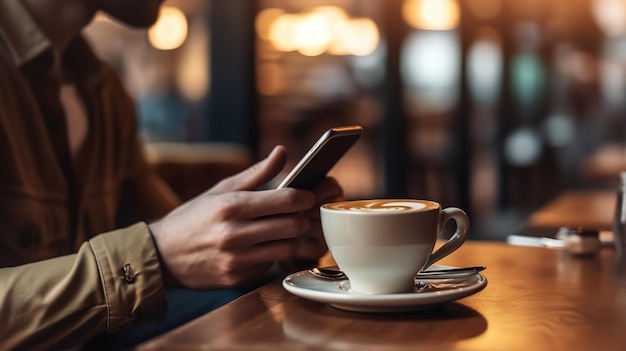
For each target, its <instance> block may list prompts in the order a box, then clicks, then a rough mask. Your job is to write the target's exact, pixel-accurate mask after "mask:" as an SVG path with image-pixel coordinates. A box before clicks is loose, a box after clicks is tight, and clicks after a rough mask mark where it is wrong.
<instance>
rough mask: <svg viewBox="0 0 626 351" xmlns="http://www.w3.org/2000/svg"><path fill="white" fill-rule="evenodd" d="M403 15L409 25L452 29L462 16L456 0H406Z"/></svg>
mask: <svg viewBox="0 0 626 351" xmlns="http://www.w3.org/2000/svg"><path fill="white" fill-rule="evenodd" d="M402 15H403V16H404V20H405V21H406V22H407V23H408V24H409V25H411V26H412V27H414V28H417V29H423V30H452V29H455V28H456V27H457V26H458V25H459V21H460V18H461V12H460V9H459V4H458V3H457V2H456V0H406V1H405V2H404V4H403V6H402Z"/></svg>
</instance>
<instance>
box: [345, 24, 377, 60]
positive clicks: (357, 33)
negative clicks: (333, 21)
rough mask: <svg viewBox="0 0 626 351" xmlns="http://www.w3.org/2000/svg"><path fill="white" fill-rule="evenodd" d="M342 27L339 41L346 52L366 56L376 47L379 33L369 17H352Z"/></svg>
mask: <svg viewBox="0 0 626 351" xmlns="http://www.w3.org/2000/svg"><path fill="white" fill-rule="evenodd" d="M344 28H345V29H344V31H343V33H342V37H341V43H342V44H343V45H342V46H343V47H344V48H345V51H346V52H348V53H350V54H352V55H355V56H367V55H370V54H371V53H373V52H374V50H376V47H378V42H379V41H380V34H379V33H378V27H377V26H376V23H374V21H372V20H371V19H369V18H359V19H353V20H350V21H349V22H348V23H346V26H345V27H344Z"/></svg>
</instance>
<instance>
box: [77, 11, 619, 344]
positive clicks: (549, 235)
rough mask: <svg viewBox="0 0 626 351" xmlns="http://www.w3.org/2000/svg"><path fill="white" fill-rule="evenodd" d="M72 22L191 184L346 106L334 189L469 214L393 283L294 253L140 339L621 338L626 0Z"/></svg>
mask: <svg viewBox="0 0 626 351" xmlns="http://www.w3.org/2000/svg"><path fill="white" fill-rule="evenodd" d="M84 34H85V37H86V38H87V40H88V41H89V42H90V43H91V45H92V46H93V48H94V50H95V51H96V53H97V55H98V56H99V57H101V58H102V59H103V60H105V61H106V62H108V63H109V64H110V65H111V66H112V67H113V69H114V70H116V71H117V73H118V74H119V76H120V77H121V78H122V81H123V83H124V85H125V87H126V89H127V90H128V91H129V93H130V94H131V95H132V97H133V98H134V101H135V102H136V111H137V116H138V125H139V128H140V133H141V135H142V138H143V140H144V142H145V151H146V155H147V157H148V160H149V161H150V162H151V163H152V164H153V165H154V167H155V169H156V170H157V171H158V172H159V173H160V175H161V176H162V177H163V178H164V179H165V180H166V181H167V182H168V183H169V185H170V186H171V187H172V189H173V190H174V191H176V192H177V193H178V195H180V197H181V198H182V199H184V200H186V199H190V198H192V197H194V196H196V195H198V194H199V193H201V192H202V191H204V190H205V189H207V188H209V187H211V186H212V185H213V184H215V183H216V182H217V181H219V180H220V179H222V178H224V177H227V176H229V175H232V174H235V173H237V172H239V171H242V170H244V169H245V168H247V167H249V166H250V165H252V164H253V163H254V162H256V161H257V160H260V159H262V158H263V157H265V156H266V155H267V154H268V153H269V152H270V150H271V149H272V148H273V147H274V146H275V145H277V144H282V145H285V146H286V147H287V150H288V153H289V156H288V161H287V165H286V166H285V169H284V173H286V172H288V170H289V169H291V168H292V167H293V166H294V165H295V164H296V163H297V162H298V160H299V159H300V158H301V157H302V156H303V155H304V154H305V153H306V152H307V150H309V148H310V147H311V146H312V145H313V144H314V143H315V141H316V140H317V139H318V137H319V136H320V135H321V134H322V133H323V132H324V131H326V130H327V129H329V128H332V127H338V126H348V125H360V126H362V127H363V134H362V135H361V137H360V139H359V140H358V141H357V143H356V144H355V145H354V146H353V147H352V148H351V149H350V150H349V151H348V152H347V154H346V155H344V156H343V157H342V158H341V159H340V160H339V162H338V163H337V164H336V165H335V166H334V168H332V169H331V171H330V175H332V176H333V177H335V178H336V179H337V181H338V182H339V183H340V184H341V186H342V187H343V189H344V192H345V197H346V198H348V199H376V198H393V199H427V200H432V201H435V202H438V203H440V204H441V206H442V207H446V208H447V207H458V208H460V209H462V210H464V211H465V212H466V213H467V215H468V217H469V221H470V223H471V225H470V228H469V233H468V235H467V240H465V237H463V240H465V241H463V242H461V241H459V242H461V243H462V244H463V246H462V247H459V246H457V247H455V248H454V249H452V251H454V250H455V249H458V253H457V252H454V253H453V254H451V255H450V256H449V257H448V256H445V257H439V258H442V259H441V262H440V261H439V258H438V259H436V260H434V261H433V262H436V263H437V264H435V265H432V266H430V265H428V266H426V268H424V267H425V265H423V266H422V268H420V271H419V273H418V275H415V274H413V272H411V276H410V277H409V278H410V280H407V283H409V285H411V286H410V287H409V289H407V291H404V290H402V291H400V290H398V291H397V292H395V290H394V292H392V293H379V294H377V293H372V294H369V295H368V294H367V293H363V294H361V293H360V292H358V291H352V290H350V285H346V284H350V282H349V281H348V279H347V278H346V277H345V276H344V277H343V278H342V279H343V283H336V282H335V281H331V280H324V279H322V278H319V277H317V276H313V275H312V273H310V272H311V271H309V270H302V271H300V272H289V273H286V274H289V275H287V276H285V275H282V276H279V277H278V278H277V279H274V280H271V281H269V282H267V283H265V282H264V283H263V284H262V285H261V286H260V287H258V288H255V289H253V290H251V291H250V292H247V293H246V294H245V295H243V296H241V297H238V298H237V299H235V300H233V301H231V302H228V303H227V304H225V305H223V306H222V307H220V308H218V309H216V310H214V311H211V312H209V313H206V314H204V315H202V316H199V317H197V318H193V319H192V320H190V321H189V322H188V323H186V324H183V325H181V326H179V327H177V328H175V329H173V330H172V331H169V332H167V333H164V334H162V335H159V336H157V337H155V338H154V339H151V340H148V341H146V342H145V343H143V344H141V345H139V346H138V348H137V350H183V349H184V350H290V351H291V350H366V351H367V350H376V351H381V350H382V351H398V350H407V349H410V350H529V349H531V350H623V349H624V345H626V338H625V336H624V330H625V329H626V258H625V257H626V255H625V252H624V251H626V246H624V247H622V246H620V245H616V244H619V243H620V241H619V240H620V239H619V238H621V237H620V236H619V235H618V234H619V233H620V232H621V230H623V228H626V225H625V223H624V222H626V214H622V215H621V217H620V216H616V212H615V211H616V205H620V204H621V202H620V201H619V200H618V197H617V195H618V194H617V193H618V191H617V190H618V183H619V179H620V174H621V173H622V172H623V171H626V117H625V116H624V115H625V114H626V0H306V1H296V0H256V1H250V0H228V1H225V0H165V1H164V3H163V7H162V8H161V12H160V16H159V19H158V21H157V22H156V23H155V24H154V25H153V26H152V27H150V28H149V29H148V30H144V29H141V30H140V29H133V28H129V27H125V26H123V25H120V24H119V23H117V22H115V21H114V20H112V19H111V18H108V17H106V16H105V15H102V14H98V15H97V17H96V18H95V19H94V21H93V22H92V23H91V24H90V25H89V26H88V27H87V28H86V29H85V32H84ZM280 176H282V175H280ZM277 178H278V177H277ZM625 179H626V177H625ZM624 204H626V203H624ZM418 212H419V211H418ZM440 216H441V215H440ZM614 218H620V219H621V220H622V223H621V225H620V226H613V220H614ZM455 220H456V221H458V219H457V218H455ZM453 222H455V221H448V222H447V224H446V226H445V228H444V230H443V232H442V233H440V234H441V236H440V237H439V239H441V240H437V244H439V241H441V244H442V245H443V246H440V247H445V246H446V245H447V244H448V243H450V241H452V240H456V239H455V238H458V237H459V235H456V234H458V233H459V232H460V230H458V228H459V227H460V226H459V225H458V222H457V223H456V224H457V225H456V226H455V225H454V224H455V223H453ZM389 223H392V222H391V221H390V222H389ZM439 226H441V225H439ZM448 226H450V227H448ZM615 229H619V231H615ZM455 230H457V231H456V233H455V234H451V233H452V232H453V231H455ZM590 233H591V234H590ZM325 234H326V233H325ZM561 234H563V235H564V236H559V235H561ZM592 234H593V235H592ZM449 237H452V238H451V239H450V241H447V242H446V240H447V239H448V238H449ZM513 237H516V238H517V239H516V240H518V241H516V242H513V241H512V238H513ZM533 238H534V239H537V240H530V239H533ZM529 243H530V244H529ZM518 244H519V245H518ZM622 244H623V243H622ZM459 245H460V244H459ZM329 246H330V245H329ZM355 246H358V245H355ZM528 246H534V247H528ZM537 246H539V247H537ZM395 247H396V248H397V247H402V248H404V247H403V245H395ZM430 248H432V246H431V247H430ZM620 250H621V251H620ZM411 254H412V253H411ZM436 254H437V253H436V252H435V254H434V255H436ZM434 255H433V256H434ZM363 256H364V257H365V256H366V255H363ZM372 256H374V255H372ZM389 256H391V255H389ZM407 256H410V255H407ZM433 256H429V257H430V258H432V257H433ZM430 258H429V262H430ZM368 259H371V260H373V259H374V258H372V257H365V259H363V261H362V262H365V263H367V260H368ZM620 260H621V261H620ZM430 263H432V262H430ZM439 263H441V264H439ZM317 264H319V266H320V267H321V266H331V265H335V264H338V263H337V262H335V261H334V259H333V257H332V255H330V254H327V255H325V256H324V257H322V259H321V260H320V261H319V262H317ZM127 266H128V267H130V265H125V266H124V274H126V273H127V271H126V268H127ZM467 267H473V268H472V269H474V268H478V269H479V270H476V271H474V270H472V271H471V272H470V273H469V274H468V272H467V271H465V272H463V273H461V274H460V275H455V274H458V273H452V275H448V276H445V275H444V277H443V278H432V277H431V278H428V277H426V278H424V277H423V278H419V274H423V273H426V274H427V273H428V272H424V271H423V270H429V269H431V270H432V269H434V270H445V269H447V268H451V269H455V268H467ZM316 268H318V267H316ZM335 268H337V267H335ZM376 268H377V267H376ZM483 270H484V271H483ZM388 271H389V270H388ZM479 272H480V273H479ZM130 273H131V274H132V277H133V279H134V272H133V271H132V270H130ZM142 273H143V272H138V275H140V274H142ZM430 273H432V272H430ZM435 273H437V272H435ZM439 273H441V272H439ZM281 274H282V272H281ZM447 274H449V271H448V272H447ZM318 278H319V279H318ZM417 278H419V279H422V280H419V279H418V280H415V279H417ZM351 279H352V278H351ZM487 280H488V281H489V283H487ZM353 281H356V280H353ZM414 281H415V284H413V283H414ZM127 282H128V281H127ZM128 283H129V284H132V281H130V282H128ZM116 284H117V283H116ZM120 284H121V283H120ZM342 284H343V285H342ZM413 285H414V286H413ZM131 288H132V286H131V287H130V288H129V289H131ZM411 289H413V290H411ZM483 289H484V290H483ZM470 295H472V296H470ZM78 329H80V326H79V327H78Z"/></svg>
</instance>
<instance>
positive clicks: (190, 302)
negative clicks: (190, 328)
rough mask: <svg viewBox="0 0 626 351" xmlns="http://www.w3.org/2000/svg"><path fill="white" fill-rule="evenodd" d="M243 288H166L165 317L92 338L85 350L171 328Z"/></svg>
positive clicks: (125, 343)
mask: <svg viewBox="0 0 626 351" xmlns="http://www.w3.org/2000/svg"><path fill="white" fill-rule="evenodd" d="M247 291H249V290H246V289H218V290H207V291H203V290H193V289H187V288H167V289H166V290H165V297H166V299H167V304H168V308H167V316H166V319H165V321H164V322H161V323H145V324H137V325H133V326H131V327H129V328H127V329H124V330H122V331H120V332H117V333H114V334H102V335H99V336H98V337H96V338H94V339H93V340H91V341H90V342H89V343H88V344H87V345H86V347H85V349H86V350H98V349H100V350H123V349H128V348H132V347H133V346H135V345H137V344H139V343H141V342H143V341H145V340H148V339H150V338H152V337H154V336H156V335H159V334H162V333H164V332H166V331H168V330H171V329H174V328H176V327H178V326H179V325H182V324H184V323H186V322H188V321H190V320H192V319H194V318H196V317H199V316H201V315H203V314H205V313H207V312H209V311H212V310H214V309H216V308H218V307H220V306H222V305H224V304H226V303H228V302H230V301H232V300H234V299H236V298H238V297H239V296H241V295H243V294H245V293H246V292H247Z"/></svg>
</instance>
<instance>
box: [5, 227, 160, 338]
mask: <svg viewBox="0 0 626 351" xmlns="http://www.w3.org/2000/svg"><path fill="white" fill-rule="evenodd" d="M166 308H167V306H166V302H165V294H164V287H163V279H162V275H161V268H160V265H159V259H158V254H157V252H156V248H155V245H154V242H153V240H152V236H151V235H150V233H149V230H148V227H147V225H146V224H145V223H138V224H135V225H133V226H131V227H128V228H125V229H120V230H116V231H113V232H109V233H105V234H101V235H98V236H96V237H94V238H93V239H91V240H90V241H88V242H85V243H84V244H83V245H82V246H81V247H80V249H79V251H78V253H76V254H73V255H68V256H63V257H58V258H54V259H50V260H45V261H40V262H35V263H31V264H26V265H22V266H17V267H9V268H2V269H0V349H1V350H13V349H28V350H41V349H51V348H54V349H56V348H65V347H73V346H77V345H80V344H82V343H84V342H85V341H86V340H88V339H89V338H91V337H93V336H95V335H97V334H100V333H102V332H105V331H108V332H114V331H117V330H120V329H122V328H124V327H125V326H128V325H130V324H131V323H134V322H138V321H142V320H143V321H156V320H162V319H163V318H164V316H165V311H166Z"/></svg>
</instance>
